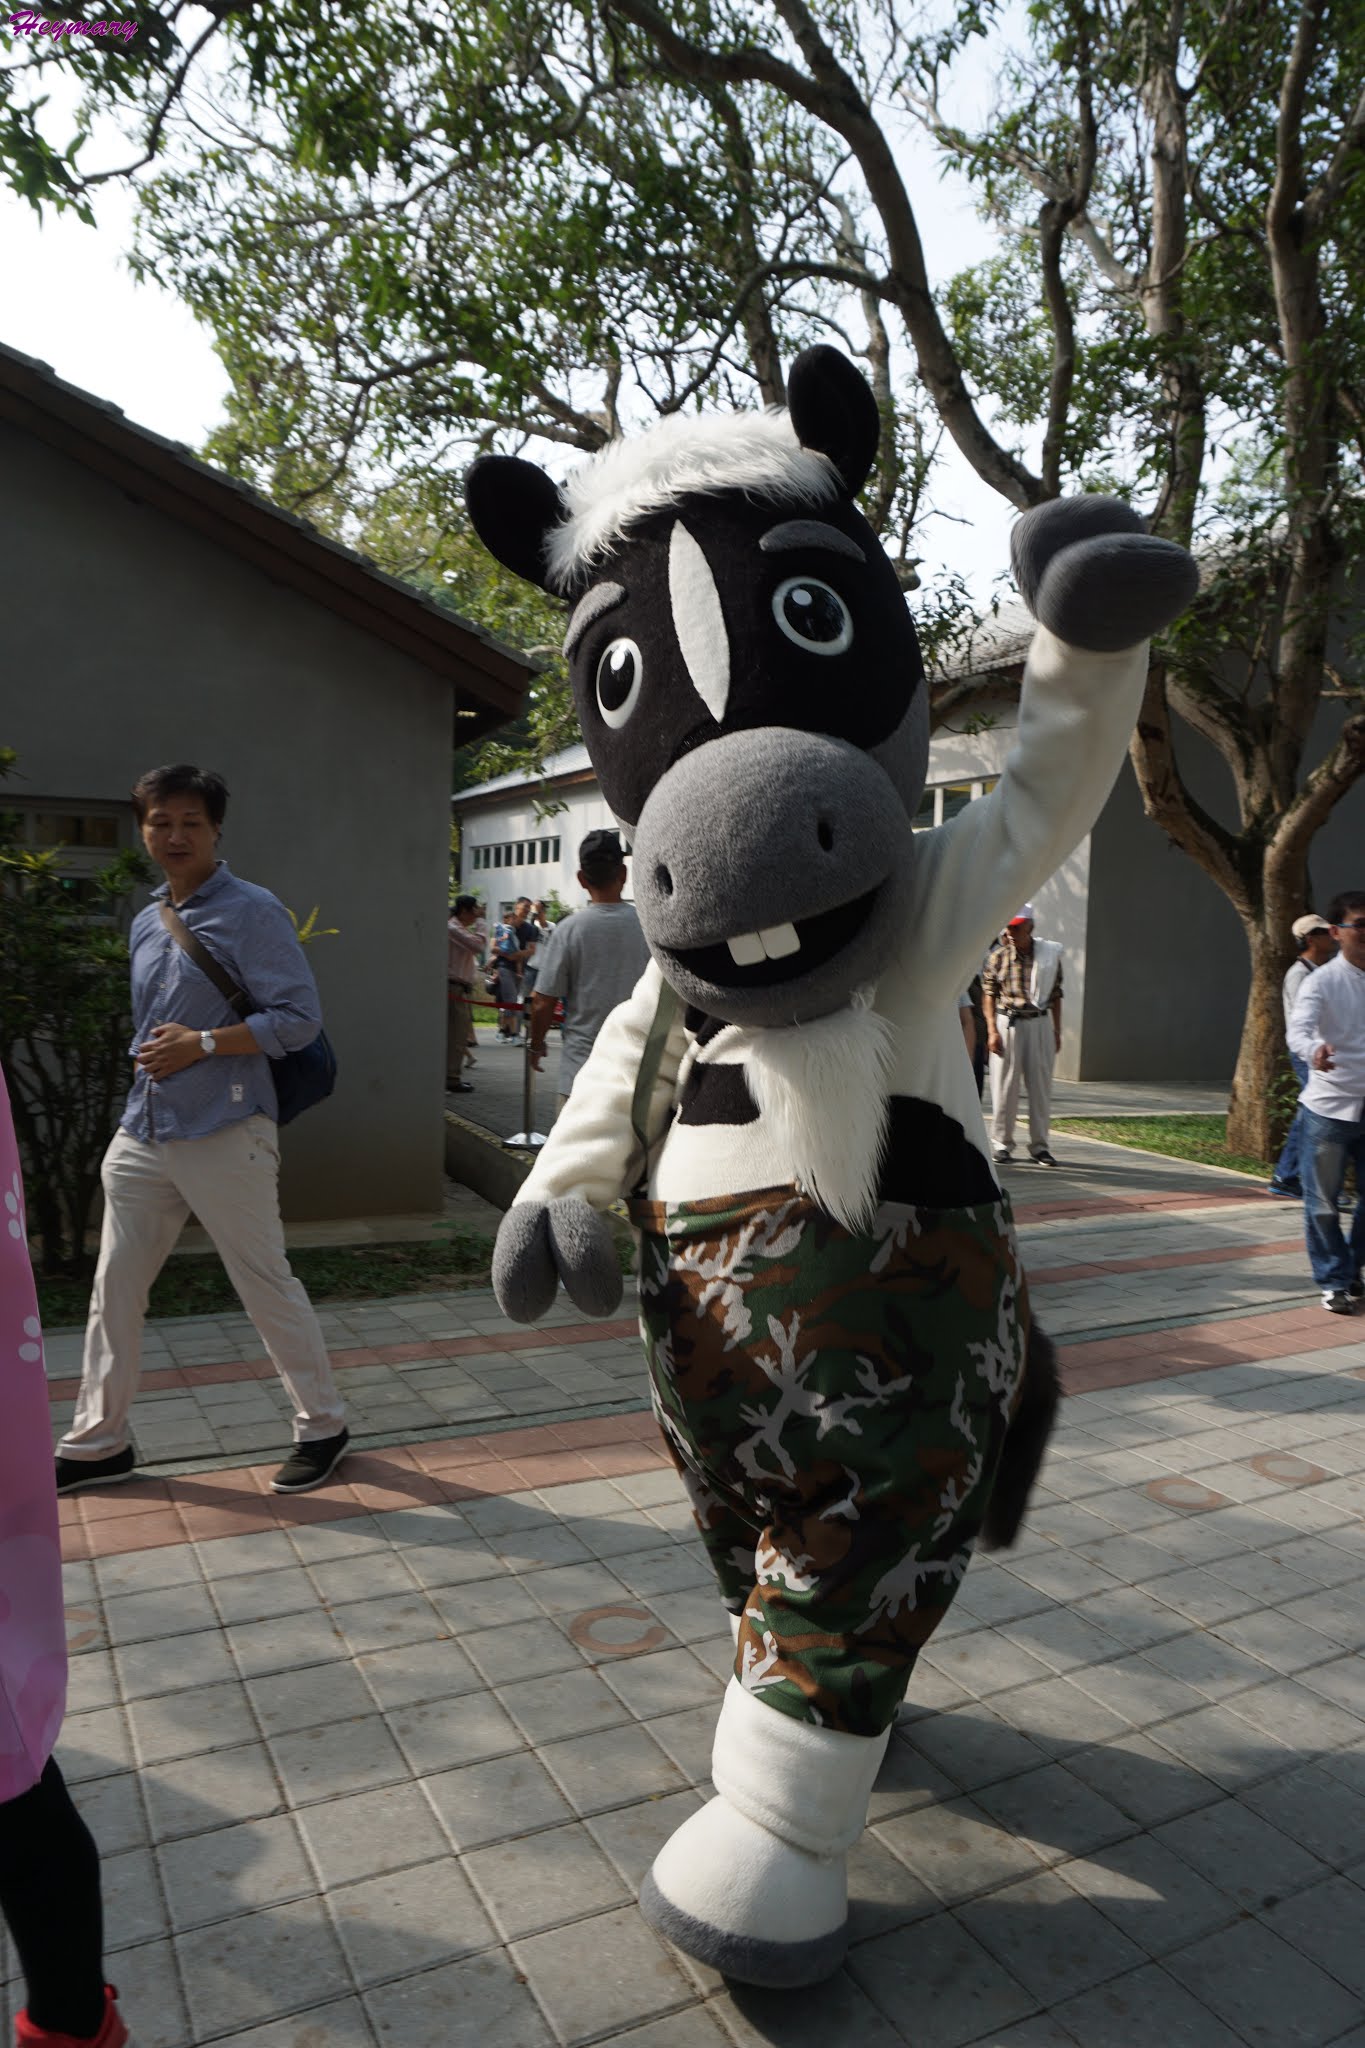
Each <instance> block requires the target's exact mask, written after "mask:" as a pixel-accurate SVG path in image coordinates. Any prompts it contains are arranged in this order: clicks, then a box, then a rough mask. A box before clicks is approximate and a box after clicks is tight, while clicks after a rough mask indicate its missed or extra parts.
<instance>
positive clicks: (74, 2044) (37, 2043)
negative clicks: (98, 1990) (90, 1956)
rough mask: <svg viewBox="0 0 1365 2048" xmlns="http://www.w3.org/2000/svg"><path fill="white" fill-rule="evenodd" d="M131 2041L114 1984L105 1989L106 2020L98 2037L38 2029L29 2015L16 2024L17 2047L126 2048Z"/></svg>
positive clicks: (25, 2015)
mask: <svg viewBox="0 0 1365 2048" xmlns="http://www.w3.org/2000/svg"><path fill="white" fill-rule="evenodd" d="M127 2039H128V2029H127V2027H125V2026H124V2024H123V2021H122V2020H121V2019H120V2018H119V2011H118V1993H117V1991H115V1989H114V1987H113V1985H112V1984H106V1985H105V1987H104V2019H103V2021H102V2022H101V2025H100V2030H99V2032H98V2033H97V2034H54V2033H53V2032H52V2030H51V2028H50V2027H35V2026H34V2024H33V2022H32V2020H31V2019H30V2018H29V2016H28V2014H27V2012H21V2013H20V2014H19V2016H18V2018H17V2019H16V2020H15V2022H14V2040H15V2048H124V2044H125V2043H126V2041H127Z"/></svg>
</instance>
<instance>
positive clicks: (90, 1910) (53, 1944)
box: [0, 1757, 104, 2039]
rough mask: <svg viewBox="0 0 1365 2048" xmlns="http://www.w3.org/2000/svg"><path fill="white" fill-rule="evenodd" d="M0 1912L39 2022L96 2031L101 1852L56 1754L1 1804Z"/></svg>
mask: <svg viewBox="0 0 1365 2048" xmlns="http://www.w3.org/2000/svg"><path fill="white" fill-rule="evenodd" d="M0 1912H3V1914H4V1916H5V1919H6V1920H7V1922H8V1923H9V1931H10V1934H11V1936H12V1938H13V1941H14V1946H15V1949H16V1950H17V1951H18V1955H19V1964H20V1967H21V1969H22V1970H23V1973H24V1977H25V1979H26V1981H27V1984H28V2016H29V2018H30V2019H31V2020H32V2021H33V2024H34V2025H35V2026H37V2027H47V2028H50V2029H51V2031H52V2032H53V2033H57V2034H75V2035H76V2037H77V2039H80V2038H81V2037H82V2036H85V2037H86V2038H93V2036H94V2035H96V2034H97V2033H98V2032H99V2030H100V2028H101V2026H102V2025H103V2023H104V1967H103V1949H104V1922H103V1916H102V1913H101V1910H100V1859H99V1851H98V1850H97V1849H96V1847H95V1844H94V1841H93V1840H92V1838H91V1834H90V1830H89V1828H88V1827H87V1826H86V1825H85V1822H84V1821H83V1820H82V1819H81V1817H80V1815H79V1814H78V1813H77V1811H76V1809H75V1807H74V1806H73V1805H72V1804H71V1795H70V1793H69V1792H68V1791H67V1789H66V1783H65V1780H64V1779H63V1777H62V1774H61V1772H60V1771H59V1770H58V1768H57V1763H56V1759H55V1758H53V1757H49V1759H48V1763H47V1768H46V1770H45V1771H44V1772H43V1775H42V1777H41V1778H40V1779H39V1780H38V1783H37V1784H36V1785H35V1786H34V1787H33V1789H32V1790H31V1791H29V1792H21V1793H20V1794H19V1797H18V1798H17V1799H7V1800H6V1801H5V1803H4V1804H3V1806H0Z"/></svg>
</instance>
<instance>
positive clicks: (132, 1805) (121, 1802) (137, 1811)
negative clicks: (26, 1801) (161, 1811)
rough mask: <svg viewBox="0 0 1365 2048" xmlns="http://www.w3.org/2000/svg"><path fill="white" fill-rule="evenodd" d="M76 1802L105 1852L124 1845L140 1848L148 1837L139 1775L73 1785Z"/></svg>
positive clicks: (127, 1773)
mask: <svg viewBox="0 0 1365 2048" xmlns="http://www.w3.org/2000/svg"><path fill="white" fill-rule="evenodd" d="M71 1798H72V1802H73V1804H74V1805H75V1807H76V1810H77V1812H78V1813H79V1814H80V1816H81V1818H82V1819H83V1820H84V1822H85V1824H86V1826H87V1827H88V1828H89V1830H90V1832H91V1834H92V1835H93V1836H94V1837H95V1840H96V1842H98V1844H99V1847H100V1851H101V1853H102V1854H103V1855H105V1856H116V1855H117V1854H118V1853H119V1851H120V1850H121V1849H140V1848H141V1847H142V1845H143V1843H144V1842H145V1841H146V1840H147V1821H146V1816H145V1814H144V1812H143V1805H142V1793H141V1789H140V1787H139V1784H138V1780H137V1775H136V1773H135V1772H133V1771H124V1772H122V1773H121V1774H120V1775H119V1776H117V1777H112V1778H91V1779H89V1780H88V1781H87V1783H85V1784H84V1785H73V1786H72V1788H71Z"/></svg>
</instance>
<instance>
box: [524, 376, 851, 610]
mask: <svg viewBox="0 0 1365 2048" xmlns="http://www.w3.org/2000/svg"><path fill="white" fill-rule="evenodd" d="M842 488H843V486H842V484H841V483H840V481H839V474H838V471H837V470H836V469H835V467H834V465H833V463H832V462H830V461H829V460H828V458H827V457H825V456H823V455H819V454H817V453H816V452H815V451H814V449H810V448H803V447H802V446H801V444H800V442H799V441H798V440H797V438H796V432H795V429H794V428H793V426H792V423H791V416H790V414H788V413H786V412H778V411H772V412H741V413H729V414H719V415H707V416H703V417H700V418H698V417H697V416H695V415H691V414H688V415H684V414H681V413H674V414H671V415H670V416H669V417H668V418H667V419H662V420H659V421H658V422H657V424H656V425H654V426H652V427H650V428H649V429H648V430H647V431H646V432H645V433H643V434H637V435H635V436H633V437H632V438H631V439H630V440H627V441H613V442H612V443H611V444H610V446H609V447H606V448H604V449H602V451H601V453H600V454H598V455H594V456H592V457H591V459H590V460H589V461H587V462H585V463H583V464H582V465H581V466H580V467H579V468H578V469H576V470H574V471H573V473H572V474H571V475H570V477H569V478H568V481H567V482H566V483H565V485H564V488H563V493H562V495H563V498H564V502H565V505H566V506H567V508H568V517H567V518H566V519H564V520H563V521H562V522H561V523H560V524H559V525H558V526H556V527H554V528H553V529H552V530H551V531H550V533H548V534H547V535H546V543H545V545H546V554H547V556H548V558H549V566H550V576H551V579H552V581H553V582H555V583H556V584H558V585H559V586H560V587H561V588H565V587H567V586H568V585H569V584H570V583H571V582H572V581H573V579H574V578H575V577H576V576H579V575H581V574H582V572H583V571H584V570H585V569H587V568H590V567H591V566H592V564H593V563H594V562H596V561H599V560H600V559H601V557H602V556H603V555H604V554H605V553H606V552H607V550H608V549H609V548H610V547H611V545H612V543H613V542H614V541H617V540H619V539H620V538H621V536H622V534H623V533H624V532H625V531H626V529H627V527H629V526H631V525H633V524H634V523H635V522H636V521H637V520H640V519H646V518H648V517H649V515H650V514H651V513H652V512H662V511H664V510H666V508H667V507H668V506H670V505H676V504H678V503H680V502H681V500H682V499H684V498H688V497H694V496H696V495H697V494H698V493H706V494H711V493H713V492H716V491H744V492H747V493H748V495H749V496H751V497H753V498H756V499H758V500H759V501H760V502H762V501H764V500H767V501H770V502H771V503H773V504H777V505H782V504H790V503H793V502H795V503H797V504H827V503H828V502H829V500H830V499H831V498H836V497H838V495H839V493H840V491H841V490H842Z"/></svg>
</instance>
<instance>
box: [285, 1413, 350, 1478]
mask: <svg viewBox="0 0 1365 2048" xmlns="http://www.w3.org/2000/svg"><path fill="white" fill-rule="evenodd" d="M350 1441H351V1432H350V1430H349V1429H343V1430H342V1431H341V1433H340V1435H339V1436H325V1437H323V1438H322V1439H321V1440H320V1441H319V1442H318V1443H311V1444H295V1446H294V1448H293V1450H292V1451H291V1452H290V1454H289V1456H288V1457H287V1458H286V1459H285V1461H284V1463H283V1464H282V1465H281V1467H280V1469H279V1471H278V1472H277V1473H276V1474H275V1477H274V1478H273V1479H272V1480H271V1482H270V1491H271V1492H272V1493H311V1492H312V1490H313V1488H314V1487H315V1486H322V1485H323V1484H324V1483H325V1482H326V1481H327V1480H329V1479H330V1478H331V1476H332V1474H333V1473H334V1472H335V1471H336V1468H337V1466H338V1465H339V1464H340V1463H341V1461H342V1459H343V1458H344V1457H345V1455H346V1447H347V1445H348V1444H349V1443H350Z"/></svg>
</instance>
